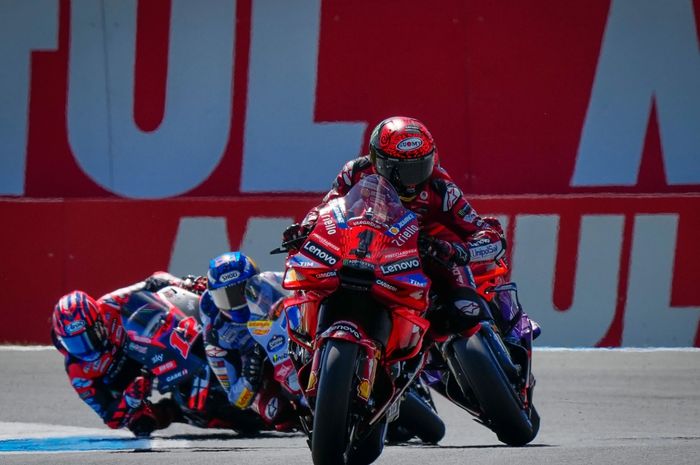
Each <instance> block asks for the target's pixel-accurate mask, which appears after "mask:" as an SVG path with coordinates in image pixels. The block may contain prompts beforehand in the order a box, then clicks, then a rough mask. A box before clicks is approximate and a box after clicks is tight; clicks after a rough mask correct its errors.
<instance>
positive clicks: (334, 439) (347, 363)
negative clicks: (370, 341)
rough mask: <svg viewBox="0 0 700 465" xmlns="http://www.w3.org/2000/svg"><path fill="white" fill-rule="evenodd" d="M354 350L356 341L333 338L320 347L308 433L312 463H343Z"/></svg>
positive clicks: (317, 464) (320, 464)
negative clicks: (309, 434) (320, 353)
mask: <svg viewBox="0 0 700 465" xmlns="http://www.w3.org/2000/svg"><path fill="white" fill-rule="evenodd" d="M357 349H358V346H357V345H356V344H352V343H350V342H346V341H340V340H335V339H332V340H329V341H328V342H327V343H326V345H325V347H324V348H323V351H324V352H323V356H322V358H321V366H320V368H319V382H318V389H317V395H316V406H315V409H314V423H313V432H312V435H311V456H312V458H313V462H314V465H338V464H342V463H344V453H345V450H346V448H347V445H348V426H349V424H348V423H349V421H348V420H349V410H350V398H351V396H352V393H353V389H352V387H353V376H354V374H355V361H356V359H357Z"/></svg>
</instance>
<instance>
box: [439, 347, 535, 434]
mask: <svg viewBox="0 0 700 465" xmlns="http://www.w3.org/2000/svg"><path fill="white" fill-rule="evenodd" d="M452 347H453V350H454V354H455V358H456V360H457V363H458V366H459V368H460V369H461V370H462V372H463V373H464V374H465V375H466V378H467V379H468V381H469V386H470V387H471V389H472V390H473V392H474V395H475V396H476V398H477V400H478V402H479V405H480V406H481V409H482V410H483V412H484V414H485V416H486V419H487V420H488V421H489V423H490V427H491V429H492V430H493V431H494V432H495V433H496V435H497V436H498V439H499V440H501V441H502V442H504V443H505V444H508V445H510V446H524V445H525V444H527V443H529V442H530V441H532V440H533V439H535V436H537V432H538V431H539V427H540V418H539V415H538V414H537V410H535V408H534V406H530V407H529V408H524V407H523V405H522V402H521V401H520V398H519V396H518V394H517V393H516V391H515V388H514V387H513V385H512V384H511V383H510V381H509V380H508V377H507V376H506V374H505V372H504V371H503V369H502V368H501V367H500V365H499V364H498V362H497V359H496V357H495V356H494V354H493V352H492V350H491V348H490V347H489V345H488V344H487V343H486V341H485V340H484V338H483V337H482V335H481V334H479V333H476V334H474V335H473V336H471V337H469V338H468V339H460V340H457V341H455V342H454V343H453V346H452Z"/></svg>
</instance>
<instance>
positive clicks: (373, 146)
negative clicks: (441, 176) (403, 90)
mask: <svg viewBox="0 0 700 465" xmlns="http://www.w3.org/2000/svg"><path fill="white" fill-rule="evenodd" d="M369 154H370V160H371V161H372V164H373V165H374V168H375V170H376V171H377V173H378V174H380V175H381V176H383V177H385V178H386V179H388V180H389V181H390V182H391V184H392V185H393V186H394V187H395V188H396V189H397V190H398V192H399V194H402V195H403V194H407V193H408V194H410V193H412V191H414V190H415V187H416V186H417V185H419V184H421V183H422V182H425V181H426V180H427V179H428V178H429V177H430V174H431V173H432V172H433V166H434V165H435V157H436V150H435V143H434V141H433V136H432V135H431V134H430V131H428V128H426V127H425V125H424V124H423V123H421V122H420V121H418V120H417V119H415V118H408V117H405V116H393V117H391V118H387V119H385V120H384V121H382V122H381V123H379V124H378V125H377V127H375V128H374V131H372V135H371V136H370V139H369Z"/></svg>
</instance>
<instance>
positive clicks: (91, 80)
mask: <svg viewBox="0 0 700 465" xmlns="http://www.w3.org/2000/svg"><path fill="white" fill-rule="evenodd" d="M699 2H700V0H693V1H692V2H691V1H678V2H666V1H664V0H658V1H650V2H644V3H643V4H638V3H637V2H634V1H629V0H590V1H569V2H561V1H559V0H543V1H537V2H535V1H522V2H517V3H513V2H509V3H507V4H502V3H500V2H491V1H471V2H464V1H463V0H444V1H443V2H441V4H440V8H435V7H434V6H433V5H431V4H429V3H425V2H423V1H421V0H406V1H404V2H401V5H400V7H399V5H397V4H396V3H394V2H382V3H381V4H377V2H374V1H370V0H357V1H354V2H330V1H319V2H303V3H302V4H293V3H291V2H281V3H280V4H276V5H275V6H274V7H272V8H270V6H269V5H266V3H265V2H258V1H255V0H240V1H238V2H235V8H233V6H232V5H233V3H231V2H214V3H213V4H212V5H209V6H208V8H198V9H197V8H195V7H191V6H187V5H180V4H173V3H172V2H170V1H168V0H154V1H149V2H146V1H140V2H136V3H137V5H133V4H129V3H125V4H114V5H108V6H105V5H102V4H91V3H90V2H78V1H75V2H71V1H68V0H62V1H60V2H57V3H56V5H57V7H55V8H36V9H35V10H36V12H35V13H34V14H33V15H22V14H20V13H21V11H19V9H18V8H12V7H10V6H7V7H5V9H6V10H8V11H7V15H6V17H7V18H14V17H15V16H16V17H17V18H16V21H14V22H11V21H9V20H8V24H7V25H6V26H7V27H5V28H4V29H5V30H6V35H7V37H9V39H8V44H16V45H14V46H13V47H14V48H12V50H13V52H16V53H12V54H6V55H3V56H2V57H0V59H3V60H5V61H4V62H2V63H0V64H1V65H2V66H3V68H5V69H18V70H25V69H27V68H29V69H30V70H31V73H30V74H23V73H17V74H16V75H13V76H14V77H12V78H9V77H8V78H7V80H6V81H0V83H2V84H3V85H5V86H6V88H4V89H0V92H5V93H7V94H8V95H20V94H21V95H24V94H25V93H26V95H27V98H26V99H24V100H23V99H19V98H18V99H11V100H8V102H11V103H8V104H7V105H6V106H5V107H4V109H2V110H0V111H2V112H3V113H2V115H3V116H6V117H7V118H8V120H11V121H12V123H13V124H15V123H16V124H18V126H17V127H16V128H10V126H9V125H8V126H6V128H7V133H6V134H5V133H2V132H1V131H2V129H0V136H1V137H0V144H1V143H7V144H8V146H7V147H6V148H4V149H3V153H4V154H7V155H6V156H7V160H10V163H9V164H8V166H7V167H5V169H4V170H3V171H4V172H5V173H12V179H13V182H12V183H11V184H12V185H9V183H8V184H7V185H4V184H6V183H5V182H0V187H2V188H3V191H2V192H0V193H6V194H10V195H20V196H22V195H25V196H30V197H66V196H69V197H86V196H91V197H95V196H97V197H113V196H117V197H120V196H121V197H135V198H164V197H171V196H182V195H185V196H221V195H237V194H240V193H246V192H272V191H276V190H281V191H287V192H295V191H296V192H300V191H316V192H319V191H323V190H324V189H325V188H326V187H327V181H326V179H330V176H332V174H334V173H331V171H333V170H334V168H333V167H335V170H337V169H339V168H340V166H341V165H342V163H341V161H342V160H344V159H349V158H352V157H354V156H356V155H359V154H361V153H363V152H364V151H365V150H366V141H367V139H368V136H369V132H370V131H371V129H372V127H373V126H374V125H375V124H376V123H377V122H378V121H380V120H382V119H383V118H385V117H387V116H389V115H392V114H407V115H410V116H416V117H418V118H420V119H422V120H423V121H425V122H426V123H427V125H428V127H430V128H431V130H432V132H433V133H434V135H435V138H436V141H437V144H438V147H439V151H440V157H441V159H442V162H443V164H444V165H445V166H446V167H447V168H448V170H449V171H450V172H451V173H452V175H453V176H454V178H455V180H456V181H457V183H458V184H459V185H460V186H461V187H462V188H464V189H465V191H467V192H474V193H478V194H522V193H581V192H592V191H593V192H611V191H613V192H637V193H639V192H664V193H669V192H686V191H695V192H697V191H698V186H700V167H699V166H698V162H697V160H698V154H700V140H698V136H697V134H700V126H699V125H700V110H699V109H698V108H700V91H698V89H699V88H700V86H698V79H700V57H699V56H698V53H697V47H698V35H697V27H698V26H697V25H698V23H699V21H698V18H699V17H700V5H699ZM27 3H31V2H27ZM188 8H191V10H189V9H188ZM272 10H274V11H272ZM3 11H4V10H3ZM183 18H194V19H196V20H184V19H183ZM280 18H283V19H284V20H282V21H280ZM25 23H26V24H25ZM406 24H411V25H413V26H412V27H405V25H406ZM38 25H40V26H41V27H38ZM200 25H201V27H202V28H203V29H202V30H200V29H198V27H200ZM102 28H105V29H108V30H101V29H102ZM417 30H419V31H421V32H420V33H416V31H417ZM42 31H43V32H42ZM35 36H36V37H35ZM27 37H29V38H27ZM291 37H294V40H291ZM30 39H31V40H30ZM183 43H184V44H189V46H190V47H187V46H185V45H183ZM23 44H33V45H23ZM95 44H99V45H95ZM627 44H636V47H632V48H626V47H627ZM9 46H10V45H8V47H9ZM22 47H24V48H22ZM27 47H29V49H26V48H27ZM192 50H194V52H192ZM29 56H30V59H28V58H27V57H29ZM209 56H211V57H214V59H213V60H212V62H209V61H207V57H209ZM24 59H27V61H28V62H25V61H23V60H24ZM197 60H201V62H200V61H197ZM617 64H619V68H617V67H616V66H618V65H617ZM280 69H286V70H287V72H280ZM659 70H661V71H659ZM664 70H665V71H664ZM668 74H672V75H673V79H665V76H666V75H668ZM193 95H195V96H196V97H197V98H194V99H192V98H191V96H193ZM202 102H203V103H202ZM15 118H16V121H15ZM24 122H26V127H25V126H24ZM336 129H337V131H336ZM25 134H26V135H27V136H26V137H25ZM10 139H11V140H10ZM15 139H16V140H15ZM200 139H201V140H200ZM295 140H299V141H301V142H299V143H298V144H296V145H295V144H294V143H293V142H294V141H295ZM183 147H184V148H183ZM193 154H196V157H195V156H194V155H193ZM608 154H609V155H608ZM188 157H189V159H188ZM195 158H196V161H195ZM328 159H331V160H330V161H326V160H328ZM188 160H191V161H192V163H189V161H188ZM170 167H172V169H170ZM319 170H320V171H322V172H323V175H322V176H318V175H317V174H318V173H317V171H319ZM140 171H144V176H150V178H148V179H149V182H144V181H142V180H140V179H136V175H137V174H138V173H139V172H140ZM158 173H160V174H161V176H162V178H160V179H159V178H158ZM285 175H286V176H287V177H285ZM8 176H9V175H8ZM153 176H155V179H154V178H153ZM131 178H134V179H131ZM288 178H304V179H303V181H302V180H296V179H288ZM0 179H2V180H3V181H6V180H5V179H4V178H0ZM154 181H155V182H154ZM148 184H153V187H148ZM168 184H172V185H173V187H172V188H168V187H167V185H168Z"/></svg>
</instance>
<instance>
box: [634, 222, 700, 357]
mask: <svg viewBox="0 0 700 465" xmlns="http://www.w3.org/2000/svg"><path fill="white" fill-rule="evenodd" d="M677 230H678V215H637V216H636V218H635V221H634V238H633V240H632V256H631V260H630V278H629V286H628V288H627V305H626V308H625V320H624V321H625V322H624V328H623V333H622V343H623V345H625V346H632V347H640V346H656V347H668V346H682V347H692V346H693V343H694V339H695V333H696V331H697V329H698V322H699V321H700V308H698V307H672V306H671V283H672V281H673V261H674V258H675V254H676V253H683V251H678V250H677V248H676V243H677V235H676V233H677ZM693 281H694V280H689V282H693Z"/></svg>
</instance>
